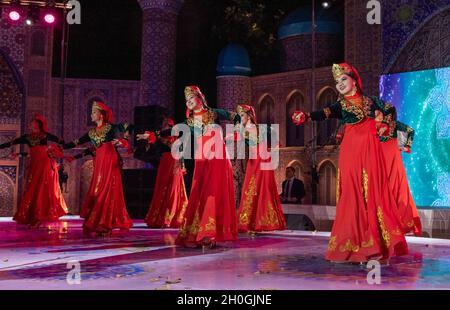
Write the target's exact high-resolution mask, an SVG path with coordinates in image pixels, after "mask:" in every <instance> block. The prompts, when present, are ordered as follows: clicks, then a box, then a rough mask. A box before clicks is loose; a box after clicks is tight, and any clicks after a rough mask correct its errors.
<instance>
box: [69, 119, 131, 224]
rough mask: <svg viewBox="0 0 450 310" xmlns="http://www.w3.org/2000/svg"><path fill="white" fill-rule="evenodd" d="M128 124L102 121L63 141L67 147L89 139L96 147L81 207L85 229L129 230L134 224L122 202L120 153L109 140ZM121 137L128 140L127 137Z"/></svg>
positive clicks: (121, 131) (122, 140) (124, 142)
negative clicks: (66, 141) (66, 142)
mask: <svg viewBox="0 0 450 310" xmlns="http://www.w3.org/2000/svg"><path fill="white" fill-rule="evenodd" d="M127 127H128V126H127V124H118V125H113V124H109V123H105V124H104V125H103V126H101V127H97V128H94V129H91V130H90V131H89V132H88V133H86V134H85V135H84V136H82V137H81V138H80V139H78V140H75V141H73V142H71V143H68V144H65V145H64V148H65V149H70V148H73V147H75V146H77V145H81V144H84V143H87V142H91V143H92V144H93V146H94V147H95V157H94V171H93V174H92V179H91V183H90V186H89V190H88V192H87V194H86V197H85V199H84V202H83V205H82V207H81V211H80V216H81V217H82V218H84V223H83V230H84V232H86V233H90V232H96V233H110V232H111V231H112V230H113V229H121V230H128V229H130V228H131V227H132V226H133V222H132V220H131V218H130V216H129V215H128V212H127V209H126V206H125V199H124V195H123V187H122V175H121V161H120V155H119V153H118V152H117V150H116V147H115V146H114V145H113V143H112V140H113V139H115V138H116V137H117V136H118V134H119V133H123V132H125V131H126V130H127ZM120 140H121V142H122V143H123V144H127V142H126V140H124V139H120Z"/></svg>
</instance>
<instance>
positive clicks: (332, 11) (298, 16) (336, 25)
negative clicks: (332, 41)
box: [278, 6, 343, 39]
mask: <svg viewBox="0 0 450 310" xmlns="http://www.w3.org/2000/svg"><path fill="white" fill-rule="evenodd" d="M311 11H312V8H311V6H302V7H301V8H299V9H297V10H295V11H293V12H292V13H290V14H289V15H288V16H286V17H285V18H284V19H283V21H282V22H281V25H280V27H279V28H278V39H284V38H287V37H292V36H297V35H300V34H310V33H311V20H312V16H311ZM315 11H316V14H315V19H316V25H317V28H316V33H328V34H336V35H341V34H343V16H342V14H343V12H342V11H341V10H339V9H338V8H328V9H324V8H322V7H320V6H319V7H316V9H315Z"/></svg>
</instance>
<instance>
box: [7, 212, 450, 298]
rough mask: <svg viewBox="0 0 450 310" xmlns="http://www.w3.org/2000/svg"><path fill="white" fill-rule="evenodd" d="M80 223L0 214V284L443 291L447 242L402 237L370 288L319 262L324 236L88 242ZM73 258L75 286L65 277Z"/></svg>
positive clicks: (148, 236)
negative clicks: (41, 223)
mask: <svg viewBox="0 0 450 310" xmlns="http://www.w3.org/2000/svg"><path fill="white" fill-rule="evenodd" d="M81 223H82V222H81V221H80V220H79V219H76V218H71V219H67V220H65V221H63V222H62V223H61V224H60V227H57V228H55V229H54V230H52V231H49V230H48V229H47V228H40V229H39V230H29V229H25V228H19V227H17V226H16V225H15V223H14V222H12V221H11V219H5V218H3V219H0V289H69V290H70V289H106V290H109V289H113V290H114V289H125V290H130V289H131V290H132V289H144V290H154V289H162V290H167V289H170V290H196V289H208V290H209V289H213V290H216V289H218V290H228V289H233V290H291V289H294V290H297V289H351V290H354V289H450V240H439V239H426V238H415V237H408V243H409V246H410V254H409V255H407V256H403V257H397V258H393V259H391V260H390V262H389V265H383V266H381V273H380V276H381V284H379V285H377V284H373V285H370V284H368V283H367V275H368V271H369V270H368V269H367V268H366V266H360V265H348V264H333V263H329V262H327V261H325V260H324V258H323V256H324V253H325V250H326V248H327V243H328V236H329V233H312V232H300V231H285V232H281V233H270V234H259V235H256V236H253V237H252V236H248V235H240V236H239V240H238V241H237V242H234V243H228V244H223V245H220V246H219V247H217V248H215V249H201V248H199V249H187V248H180V247H176V246H174V245H173V242H174V240H175V237H176V234H177V231H176V230H155V229H147V228H146V226H145V225H144V224H143V223H142V222H137V223H135V227H134V228H133V229H132V230H131V231H130V232H128V233H116V234H113V236H112V237H110V238H97V239H92V238H85V237H83V235H82V231H81ZM74 262H79V264H80V265H79V266H80V269H81V281H80V284H69V282H72V283H73V282H76V281H75V280H74V279H75V278H74V277H72V278H71V280H70V281H67V278H68V273H69V271H70V269H71V268H73V266H75V265H76V263H74ZM68 263H69V264H68ZM69 275H70V274H69Z"/></svg>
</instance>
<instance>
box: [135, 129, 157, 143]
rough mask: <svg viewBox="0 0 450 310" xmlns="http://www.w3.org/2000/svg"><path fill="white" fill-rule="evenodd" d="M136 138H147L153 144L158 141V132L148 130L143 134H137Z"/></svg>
mask: <svg viewBox="0 0 450 310" xmlns="http://www.w3.org/2000/svg"><path fill="white" fill-rule="evenodd" d="M136 138H137V139H138V140H147V142H148V143H150V144H153V143H155V142H156V134H155V133H154V132H151V131H146V132H145V133H143V134H137V135H136Z"/></svg>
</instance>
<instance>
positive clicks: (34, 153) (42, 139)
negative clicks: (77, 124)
mask: <svg viewBox="0 0 450 310" xmlns="http://www.w3.org/2000/svg"><path fill="white" fill-rule="evenodd" d="M48 141H53V142H56V143H59V142H60V140H59V139H58V138H57V137H56V136H54V135H52V134H49V133H44V134H42V135H38V136H35V135H24V136H21V137H20V138H18V139H15V140H13V141H12V142H8V143H5V144H2V145H0V148H5V147H9V146H11V145H15V144H27V145H28V146H29V148H30V157H31V159H30V164H29V166H28V169H27V176H26V178H25V188H24V192H23V196H22V199H21V202H20V205H19V208H18V209H17V212H16V214H15V215H14V220H15V221H16V222H17V223H18V224H28V225H36V224H39V223H44V222H55V221H58V219H59V218H60V217H61V216H63V215H65V214H67V211H68V210H67V206H66V203H65V201H64V197H63V195H62V193H61V189H60V187H59V177H58V168H57V165H56V160H55V159H54V158H52V157H51V153H50V152H49V148H48V145H47V144H48Z"/></svg>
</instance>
